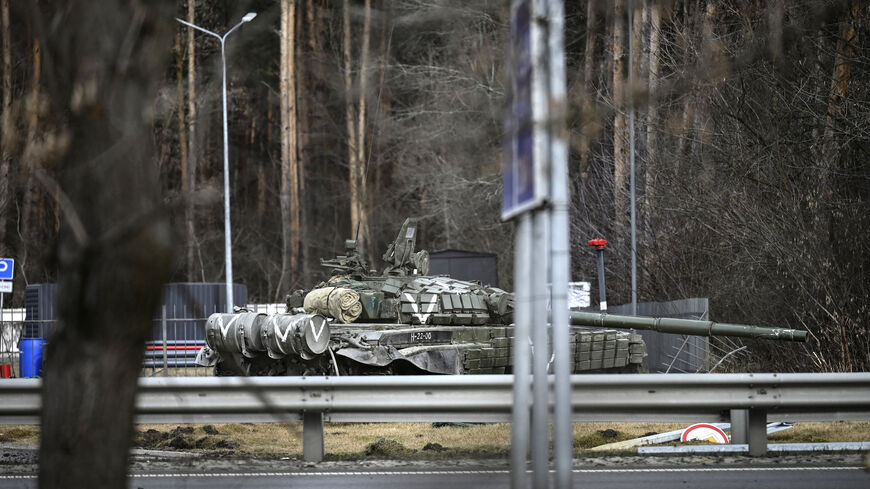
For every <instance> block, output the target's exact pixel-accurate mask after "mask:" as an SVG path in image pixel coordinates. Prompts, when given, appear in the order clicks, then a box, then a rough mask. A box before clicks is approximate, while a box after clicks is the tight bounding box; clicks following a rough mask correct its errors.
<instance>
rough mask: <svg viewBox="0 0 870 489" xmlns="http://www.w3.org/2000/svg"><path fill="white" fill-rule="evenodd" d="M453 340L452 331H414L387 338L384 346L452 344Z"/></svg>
mask: <svg viewBox="0 0 870 489" xmlns="http://www.w3.org/2000/svg"><path fill="white" fill-rule="evenodd" d="M452 339H453V333H452V332H451V331H412V332H410V333H398V334H391V335H388V336H385V337H384V338H382V339H381V341H380V343H381V344H382V345H412V344H420V343H450V341H451V340H452Z"/></svg>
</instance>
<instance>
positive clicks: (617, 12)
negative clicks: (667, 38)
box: [611, 0, 628, 237]
mask: <svg viewBox="0 0 870 489" xmlns="http://www.w3.org/2000/svg"><path fill="white" fill-rule="evenodd" d="M625 2H626V0H615V1H614V2H613V42H612V43H611V54H612V58H613V110H614V113H613V202H614V229H617V230H618V229H620V228H621V227H623V226H624V225H625V219H626V215H627V212H628V199H627V195H628V193H627V189H626V188H625V187H626V185H627V182H628V145H627V144H626V143H627V136H628V129H627V127H626V123H625V117H626V113H625V108H626V107H625V100H626V99H625V90H626V85H627V77H628V66H627V63H626V58H627V55H626V50H625V46H626V42H628V35H627V27H626V25H627V23H628V22H627V20H626V7H625ZM620 236H621V233H619V232H618V231H617V237H620Z"/></svg>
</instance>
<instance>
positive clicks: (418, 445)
mask: <svg viewBox="0 0 870 489" xmlns="http://www.w3.org/2000/svg"><path fill="white" fill-rule="evenodd" d="M435 426H437V424H432V423H328V424H326V428H325V444H326V453H327V458H329V459H333V460H335V459H341V460H356V459H362V458H402V459H447V458H457V457H474V458H505V457H507V456H508V453H509V449H510V439H511V432H510V425H509V424H505V423H500V424H458V425H457V424H453V425H447V426H443V427H437V428H436V427H435ZM684 427H686V424H683V423H575V424H574V448H575V451H576V452H578V453H579V452H582V451H584V450H586V449H589V448H592V447H594V446H598V445H603V444H605V443H612V442H616V441H621V440H627V439H631V438H636V437H640V436H644V435H647V434H651V433H663V432H666V431H672V430H677V429H681V428H684ZM148 430H153V431H151V432H150V433H149V432H148ZM136 431H137V437H136V439H137V446H142V447H146V448H157V449H169V450H171V449H185V450H192V451H197V452H208V453H234V454H239V455H247V456H255V457H257V456H262V457H297V458H298V457H301V455H302V425H301V424H299V423H288V424H278V423H263V424H248V423H244V424H238V423H234V424H215V425H184V426H182V427H179V426H178V425H174V424H173V425H169V424H164V425H140V426H137V427H136ZM185 431H189V432H185ZM215 431H216V432H215ZM769 440H770V442H771V443H803V442H807V443H810V442H838V441H840V442H842V441H868V440H870V422H832V423H798V424H796V425H795V427H794V428H792V429H789V430H785V431H781V432H778V433H774V434H772V435H770V437H769ZM0 443H14V444H28V445H36V444H38V443H39V427H38V426H0ZM236 444H237V445H236Z"/></svg>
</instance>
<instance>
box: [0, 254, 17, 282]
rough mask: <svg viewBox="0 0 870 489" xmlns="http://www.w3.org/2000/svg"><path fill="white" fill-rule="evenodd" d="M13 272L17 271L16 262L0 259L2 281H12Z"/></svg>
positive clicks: (9, 259)
mask: <svg viewBox="0 0 870 489" xmlns="http://www.w3.org/2000/svg"><path fill="white" fill-rule="evenodd" d="M13 271H15V260H13V259H12V258H0V280H12V272H13Z"/></svg>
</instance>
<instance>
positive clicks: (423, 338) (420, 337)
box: [411, 331, 432, 343]
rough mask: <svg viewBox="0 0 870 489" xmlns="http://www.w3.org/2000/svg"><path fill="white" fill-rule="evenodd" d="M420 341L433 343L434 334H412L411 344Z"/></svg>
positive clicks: (425, 332)
mask: <svg viewBox="0 0 870 489" xmlns="http://www.w3.org/2000/svg"><path fill="white" fill-rule="evenodd" d="M418 341H432V332H431V331H421V332H419V333H411V342H412V343H416V342H418Z"/></svg>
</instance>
